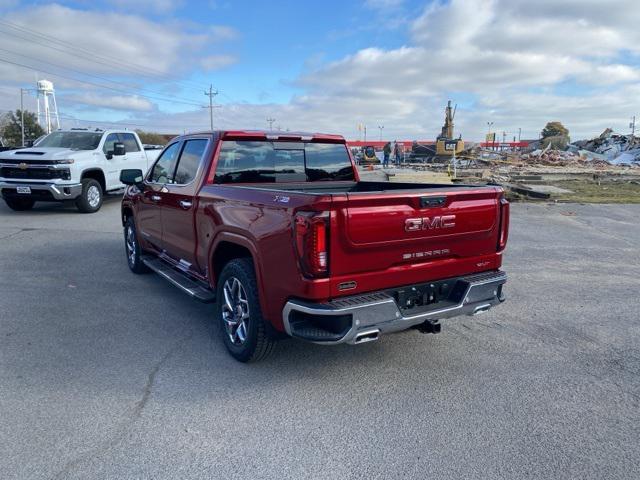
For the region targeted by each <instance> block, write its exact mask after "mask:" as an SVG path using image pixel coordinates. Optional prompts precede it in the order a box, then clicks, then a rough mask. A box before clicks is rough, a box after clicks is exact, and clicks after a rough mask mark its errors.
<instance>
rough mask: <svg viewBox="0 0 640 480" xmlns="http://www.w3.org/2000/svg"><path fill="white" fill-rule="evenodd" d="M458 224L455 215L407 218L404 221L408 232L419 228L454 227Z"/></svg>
mask: <svg viewBox="0 0 640 480" xmlns="http://www.w3.org/2000/svg"><path fill="white" fill-rule="evenodd" d="M455 226H456V216H455V215H442V216H441V217H422V218H407V219H406V220H405V221H404V229H405V231H406V232H415V231H417V230H433V229H436V228H453V227H455Z"/></svg>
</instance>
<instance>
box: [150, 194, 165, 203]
mask: <svg viewBox="0 0 640 480" xmlns="http://www.w3.org/2000/svg"><path fill="white" fill-rule="evenodd" d="M160 200H162V197H161V196H160V195H151V201H153V202H159V201H160Z"/></svg>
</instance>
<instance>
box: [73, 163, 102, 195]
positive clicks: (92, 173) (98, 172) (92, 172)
mask: <svg viewBox="0 0 640 480" xmlns="http://www.w3.org/2000/svg"><path fill="white" fill-rule="evenodd" d="M85 178H93V179H94V180H96V181H97V182H98V183H99V184H100V186H101V187H102V192H103V193H104V192H106V191H107V179H106V177H105V175H104V172H103V171H102V169H100V168H89V169H87V170H83V171H82V174H81V175H80V181H82V180H84V179H85Z"/></svg>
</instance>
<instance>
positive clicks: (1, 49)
mask: <svg viewBox="0 0 640 480" xmlns="http://www.w3.org/2000/svg"><path fill="white" fill-rule="evenodd" d="M0 51H2V52H6V53H10V54H12V55H18V56H20V57H22V58H26V59H29V60H33V61H36V62H40V63H45V64H47V65H51V66H53V67H57V68H61V69H63V70H68V71H70V72H75V73H79V74H80V75H86V76H88V77H93V78H97V79H99V80H104V81H107V82H110V83H115V84H118V85H123V86H125V87H128V88H133V89H139V90H142V91H147V92H150V93H155V94H157V95H161V96H167V95H166V94H165V93H162V92H158V91H155V90H149V89H147V88H144V89H143V88H140V87H137V86H135V85H131V84H127V83H123V82H118V81H117V80H111V79H109V78H105V77H101V76H99V75H94V74H92V73H87V72H83V71H81V70H76V69H74V68H70V67H65V66H63V65H60V64H57V63H52V62H48V61H46V60H40V59H38V58H35V57H30V56H27V55H22V54H19V53H17V52H13V51H11V50H6V49H4V48H0ZM33 68H37V67H33ZM52 75H53V74H52ZM173 98H175V97H173ZM166 101H173V99H167V100H166ZM193 105H198V104H196V103H194V104H193Z"/></svg>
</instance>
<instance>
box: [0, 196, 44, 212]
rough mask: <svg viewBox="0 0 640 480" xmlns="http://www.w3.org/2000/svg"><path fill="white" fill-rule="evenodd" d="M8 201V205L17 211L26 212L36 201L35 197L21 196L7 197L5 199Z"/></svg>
mask: <svg viewBox="0 0 640 480" xmlns="http://www.w3.org/2000/svg"><path fill="white" fill-rule="evenodd" d="M4 201H5V202H6V203H7V207H9V208H10V209H11V210H15V211H16V212H24V211H26V210H31V209H32V208H33V206H34V205H35V203H36V201H35V200H34V199H33V198H28V197H27V198H20V197H7V198H5V199H4Z"/></svg>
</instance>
